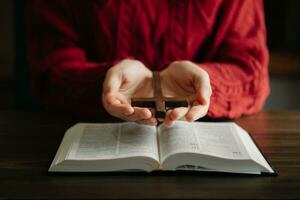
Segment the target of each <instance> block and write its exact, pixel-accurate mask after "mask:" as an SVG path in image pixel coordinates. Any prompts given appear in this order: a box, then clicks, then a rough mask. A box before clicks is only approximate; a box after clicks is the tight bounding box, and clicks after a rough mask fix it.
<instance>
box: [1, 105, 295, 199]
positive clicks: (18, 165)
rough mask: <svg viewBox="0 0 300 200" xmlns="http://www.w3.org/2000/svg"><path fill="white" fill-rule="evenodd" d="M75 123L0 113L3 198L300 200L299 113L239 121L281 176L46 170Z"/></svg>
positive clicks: (24, 113)
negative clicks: (99, 172)
mask: <svg viewBox="0 0 300 200" xmlns="http://www.w3.org/2000/svg"><path fill="white" fill-rule="evenodd" d="M76 121H77V120H76V119H71V118H70V117H68V116H65V115H60V114H53V113H52V114H51V113H47V112H45V111H33V110H31V111H26V110H23V111H15V110H6V111H0V199H121V198H136V199H142V198H148V199H149V198H157V199H170V198H175V199H177V198H190V199H193V198H197V199H300V111H295V112H261V113H259V114H256V115H253V116H251V117H244V118H241V119H239V120H237V121H236V122H237V123H238V124H240V125H241V126H242V127H244V128H245V129H246V130H248V131H249V132H251V133H252V136H253V137H254V139H255V140H256V142H257V143H258V145H259V147H260V148H261V149H262V151H263V152H264V153H265V155H266V156H267V158H268V159H269V161H270V162H271V164H272V165H273V167H274V168H275V169H276V170H277V171H278V173H279V176H277V177H259V176H246V175H235V176H231V175H225V174H220V175H216V174H203V173H198V174H195V173H191V174H176V173H173V174H167V175H164V174H160V175H151V174H143V175H139V174H133V175H130V174H69V175H67V174H50V173H48V172H47V170H48V167H49V165H50V163H51V161H52V159H53V157H54V155H55V153H56V150H57V148H58V146H59V144H60V142H61V139H62V137H63V134H64V132H65V131H66V129H67V128H68V127H69V126H71V125H73V124H74V123H76Z"/></svg>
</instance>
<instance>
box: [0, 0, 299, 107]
mask: <svg viewBox="0 0 300 200" xmlns="http://www.w3.org/2000/svg"><path fill="white" fill-rule="evenodd" d="M24 2H25V1H22V0H21V1H20V0H14V1H13V0H0V30H1V31H0V41H1V42H0V90H1V95H0V109H10V108H13V107H15V106H16V105H18V106H24V104H23V105H22V102H25V104H26V102H29V101H30V100H28V96H26V95H28V94H26V90H27V89H28V85H27V84H28V82H26V78H27V76H28V74H27V72H26V70H24V69H25V68H24V64H23V62H24V59H25V58H24V57H25V56H24V51H23V49H24V43H23V42H22V41H23V36H24V35H23V32H22V30H23V28H24V24H23V20H24V15H23V8H24ZM264 2H265V15H266V24H267V30H268V46H269V49H270V54H271V59H270V66H269V68H270V77H271V90H272V91H271V95H270V97H269V98H268V101H267V103H266V105H265V110H284V109H299V108H300V22H299V20H300V1H299V0H265V1H264ZM16 24H17V26H15V25H16ZM29 104H30V103H29Z"/></svg>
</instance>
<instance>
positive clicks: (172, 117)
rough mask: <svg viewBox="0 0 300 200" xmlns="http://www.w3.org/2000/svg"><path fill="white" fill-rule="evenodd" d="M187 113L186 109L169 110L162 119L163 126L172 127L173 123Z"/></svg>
mask: <svg viewBox="0 0 300 200" xmlns="http://www.w3.org/2000/svg"><path fill="white" fill-rule="evenodd" d="M187 112H188V108H186V107H179V108H175V109H172V110H170V111H169V112H167V114H166V117H165V119H164V124H165V126H167V127H171V126H173V125H174V123H175V121H176V120H178V119H180V118H182V117H184V116H185V114H186V113H187Z"/></svg>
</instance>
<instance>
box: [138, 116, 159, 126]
mask: <svg viewBox="0 0 300 200" xmlns="http://www.w3.org/2000/svg"><path fill="white" fill-rule="evenodd" d="M136 122H137V123H139V124H145V125H150V126H156V125H157V123H158V122H157V120H156V119H155V118H154V117H152V118H150V119H144V120H140V121H136Z"/></svg>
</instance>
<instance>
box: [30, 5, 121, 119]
mask: <svg viewBox="0 0 300 200" xmlns="http://www.w3.org/2000/svg"><path fill="white" fill-rule="evenodd" d="M56 2H59V1H40V0H31V1H30V2H29V3H28V10H27V11H28V13H27V17H28V20H27V21H28V44H29V45H28V60H29V65H30V68H31V71H32V80H33V81H32V83H33V84H32V86H33V96H34V97H35V98H36V99H37V100H38V101H40V102H42V103H43V104H45V105H46V106H47V107H50V108H54V109H58V110H64V111H68V112H70V113H73V114H75V115H78V116H84V117H91V116H95V115H97V114H99V113H102V112H104V109H103V108H102V104H101V93H102V92H101V91H102V82H103V79H104V76H105V73H106V71H107V69H108V68H109V67H111V66H112V65H113V64H115V63H116V62H117V61H115V60H112V61H105V62H93V61H90V60H89V59H88V58H87V53H86V51H85V49H84V48H81V47H80V45H79V35H78V33H77V32H76V30H75V28H74V24H73V21H72V20H73V18H72V13H71V11H70V10H71V9H70V8H69V7H68V5H67V2H66V1H61V2H59V3H56Z"/></svg>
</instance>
